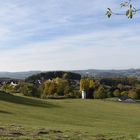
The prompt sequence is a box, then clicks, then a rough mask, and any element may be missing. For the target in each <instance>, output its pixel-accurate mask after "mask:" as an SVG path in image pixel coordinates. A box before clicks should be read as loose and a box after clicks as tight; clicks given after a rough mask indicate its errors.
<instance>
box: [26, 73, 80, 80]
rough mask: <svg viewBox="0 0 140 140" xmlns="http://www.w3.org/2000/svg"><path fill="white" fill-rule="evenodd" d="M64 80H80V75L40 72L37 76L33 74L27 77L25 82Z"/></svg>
mask: <svg viewBox="0 0 140 140" xmlns="http://www.w3.org/2000/svg"><path fill="white" fill-rule="evenodd" d="M57 77H59V78H66V79H69V80H80V79H81V75H80V74H78V73H74V72H68V71H51V72H41V73H39V74H34V75H32V76H29V77H28V78H26V81H27V82H35V81H37V80H48V79H54V78H57Z"/></svg>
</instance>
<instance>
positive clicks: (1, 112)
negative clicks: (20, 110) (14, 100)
mask: <svg viewBox="0 0 140 140" xmlns="http://www.w3.org/2000/svg"><path fill="white" fill-rule="evenodd" d="M0 114H9V115H10V114H13V113H11V112H8V111H4V110H0Z"/></svg>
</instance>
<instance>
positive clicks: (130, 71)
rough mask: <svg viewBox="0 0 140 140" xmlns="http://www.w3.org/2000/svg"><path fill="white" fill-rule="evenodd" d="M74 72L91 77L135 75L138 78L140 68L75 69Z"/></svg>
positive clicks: (139, 76)
mask: <svg viewBox="0 0 140 140" xmlns="http://www.w3.org/2000/svg"><path fill="white" fill-rule="evenodd" d="M74 72H76V73H79V74H81V75H82V76H86V75H87V76H93V77H137V78H140V69H127V70H96V69H89V70H76V71H74Z"/></svg>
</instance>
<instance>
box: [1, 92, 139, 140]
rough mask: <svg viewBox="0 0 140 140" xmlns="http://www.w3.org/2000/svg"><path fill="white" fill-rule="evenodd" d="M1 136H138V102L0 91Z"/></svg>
mask: <svg viewBox="0 0 140 140" xmlns="http://www.w3.org/2000/svg"><path fill="white" fill-rule="evenodd" d="M0 139H14V140H15V139H45V140H46V139H49V140H53V139H54V140H61V139H62V140H63V139H64V140H86V139H87V140H136V139H140V104H127V103H118V102H111V101H105V100H80V99H64V100H40V99H34V98H27V97H21V96H13V95H10V94H5V93H0Z"/></svg>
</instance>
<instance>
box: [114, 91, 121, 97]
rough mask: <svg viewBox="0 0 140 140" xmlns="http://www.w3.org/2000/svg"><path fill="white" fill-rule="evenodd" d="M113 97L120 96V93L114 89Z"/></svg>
mask: <svg viewBox="0 0 140 140" xmlns="http://www.w3.org/2000/svg"><path fill="white" fill-rule="evenodd" d="M113 95H114V96H115V97H120V96H121V93H120V91H119V90H118V89H116V90H114V92H113Z"/></svg>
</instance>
